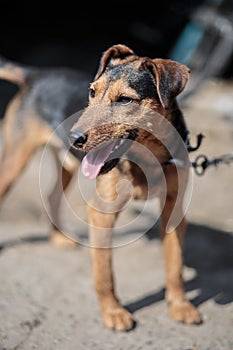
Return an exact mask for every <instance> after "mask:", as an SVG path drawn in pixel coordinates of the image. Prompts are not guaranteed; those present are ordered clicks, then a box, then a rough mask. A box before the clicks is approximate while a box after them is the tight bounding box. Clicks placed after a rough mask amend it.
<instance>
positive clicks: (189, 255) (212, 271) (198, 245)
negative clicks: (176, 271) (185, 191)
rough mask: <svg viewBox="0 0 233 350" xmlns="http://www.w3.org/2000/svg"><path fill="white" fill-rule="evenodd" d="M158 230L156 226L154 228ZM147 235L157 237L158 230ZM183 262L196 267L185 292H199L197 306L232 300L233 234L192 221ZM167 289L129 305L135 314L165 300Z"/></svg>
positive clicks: (196, 299)
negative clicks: (209, 301)
mask: <svg viewBox="0 0 233 350" xmlns="http://www.w3.org/2000/svg"><path fill="white" fill-rule="evenodd" d="M154 229H155V230H156V231H157V228H156V227H155V228H154ZM154 229H150V230H149V231H148V232H147V234H146V237H147V238H148V239H150V240H151V239H156V238H158V235H157V234H155V232H154V231H155V230H154ZM184 264H185V266H188V267H191V268H194V269H195V270H196V275H195V277H194V278H193V279H192V280H188V281H186V282H185V290H186V292H191V291H196V293H195V295H196V296H195V297H194V298H193V299H192V300H191V301H192V303H193V304H194V305H195V306H198V305H200V304H202V303H204V302H205V301H207V300H209V299H213V300H214V301H215V302H216V303H218V304H222V305H225V304H228V303H231V302H232V301H233V236H232V235H231V234H230V233H225V232H222V231H220V230H216V229H213V228H210V227H207V226H201V225H196V224H193V223H189V224H188V227H187V235H186V238H185V245H184ZM164 291H165V290H164V289H161V290H160V291H158V292H156V293H151V294H149V295H146V296H143V297H142V298H140V299H138V300H136V301H134V302H131V303H129V304H127V305H125V306H126V308H127V309H128V310H129V311H130V312H132V313H134V312H136V311H137V310H139V309H141V308H144V307H146V306H149V305H152V304H154V303H156V302H159V301H161V300H163V299H164Z"/></svg>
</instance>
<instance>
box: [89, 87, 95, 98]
mask: <svg viewBox="0 0 233 350" xmlns="http://www.w3.org/2000/svg"><path fill="white" fill-rule="evenodd" d="M89 96H90V97H92V98H93V97H95V90H94V89H92V88H90V89H89Z"/></svg>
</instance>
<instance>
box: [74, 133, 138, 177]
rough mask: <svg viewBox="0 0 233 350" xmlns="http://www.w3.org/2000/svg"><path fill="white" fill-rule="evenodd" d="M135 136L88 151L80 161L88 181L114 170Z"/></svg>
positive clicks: (133, 134)
mask: <svg viewBox="0 0 233 350" xmlns="http://www.w3.org/2000/svg"><path fill="white" fill-rule="evenodd" d="M135 137H136V134H135V133H132V134H130V136H129V137H128V138H119V139H116V140H111V141H108V142H104V143H102V145H100V146H98V147H97V148H95V149H94V150H92V151H89V152H88V153H87V154H86V155H85V157H84V158H83V160H82V165H81V170H82V173H83V175H84V176H85V177H86V178H88V179H95V178H96V177H97V176H98V175H99V174H105V173H107V172H108V171H110V170H111V169H112V168H114V167H115V166H116V165H117V163H118V161H119V158H120V157H121V156H122V155H123V154H124V153H125V152H126V151H127V150H128V149H129V147H130V146H131V144H132V142H133V140H134V139H135Z"/></svg>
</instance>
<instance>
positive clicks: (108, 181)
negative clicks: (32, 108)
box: [72, 45, 200, 331]
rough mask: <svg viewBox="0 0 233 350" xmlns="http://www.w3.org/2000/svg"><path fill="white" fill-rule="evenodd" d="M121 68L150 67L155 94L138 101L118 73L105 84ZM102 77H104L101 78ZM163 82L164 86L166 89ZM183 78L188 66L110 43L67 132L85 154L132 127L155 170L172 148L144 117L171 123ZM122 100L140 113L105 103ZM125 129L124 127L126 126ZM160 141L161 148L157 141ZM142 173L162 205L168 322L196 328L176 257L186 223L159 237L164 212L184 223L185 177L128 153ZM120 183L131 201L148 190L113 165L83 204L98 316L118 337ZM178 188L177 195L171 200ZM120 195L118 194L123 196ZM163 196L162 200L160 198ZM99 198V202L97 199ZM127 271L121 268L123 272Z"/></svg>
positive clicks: (139, 177)
mask: <svg viewBox="0 0 233 350" xmlns="http://www.w3.org/2000/svg"><path fill="white" fill-rule="evenodd" d="M115 66H120V67H121V68H122V67H124V66H133V67H134V68H135V70H137V69H138V70H140V69H147V68H148V69H150V70H151V71H152V74H153V75H154V77H155V81H156V84H157V91H158V95H157V96H154V97H151V96H148V98H147V97H145V98H144V99H143V100H142V101H138V102H137V99H138V98H139V96H138V94H137V91H135V90H134V89H133V88H132V87H129V85H128V84H127V79H126V78H125V76H124V70H123V69H122V70H121V72H122V73H121V77H120V78H119V79H117V80H113V81H112V80H111V78H109V75H108V69H110V70H111V68H112V67H115ZM105 72H106V73H105ZM167 76H169V79H172V77H173V81H169V84H170V85H169V86H168V87H166V81H165V79H167ZM188 77H189V70H188V68H187V67H185V66H182V65H180V64H179V63H177V62H173V61H170V60H162V59H153V60H150V59H149V58H147V57H138V56H137V55H135V54H134V52H133V51H132V50H131V49H129V48H127V47H126V46H124V45H116V46H113V47H112V48H110V49H108V50H107V51H106V52H105V53H104V54H103V56H102V59H101V61H100V65H99V70H98V72H97V74H96V77H95V79H94V81H93V82H92V84H91V85H90V87H91V89H93V90H94V91H95V96H94V97H93V96H90V101H89V106H88V107H87V108H86V110H85V111H84V113H83V114H82V116H81V117H80V119H79V120H78V121H77V123H75V124H74V126H73V128H72V131H77V132H78V131H80V130H81V131H82V132H83V133H85V134H86V135H87V136H88V137H87V140H86V142H85V143H84V144H83V146H82V150H83V151H86V152H89V151H90V150H92V149H95V148H96V147H97V146H98V145H99V144H100V143H101V142H103V141H110V140H111V139H115V138H117V137H123V135H127V132H129V129H130V130H131V131H132V130H133V128H134V127H135V128H136V129H137V137H136V141H137V143H138V144H139V145H142V146H144V147H145V148H146V149H148V151H150V152H151V153H152V154H153V155H154V156H155V157H156V159H157V160H158V162H159V163H160V164H163V163H164V162H166V161H167V160H168V159H169V157H170V154H169V152H168V150H167V149H166V148H165V147H164V144H170V145H172V147H173V148H175V147H176V146H175V142H174V140H173V138H172V135H171V134H170V132H169V131H166V130H164V128H163V125H162V124H161V126H160V125H159V124H158V121H156V124H155V120H154V115H153V113H151V114H150V113H148V108H149V109H150V110H152V111H154V112H157V113H159V114H160V115H162V116H164V118H165V119H167V120H169V121H171V122H172V120H173V113H174V111H175V109H176V108H178V106H177V104H176V102H175V96H176V95H178V94H179V93H180V92H181V91H182V90H183V89H184V87H185V84H186V82H187V80H188ZM121 96H130V97H131V98H132V99H135V100H136V102H135V104H136V105H137V106H139V107H140V109H141V113H134V111H135V109H134V106H133V105H132V106H131V105H130V106H129V107H128V106H127V108H126V107H121V106H119V108H117V109H116V112H114V110H113V108H112V104H113V103H114V102H116V101H118V99H119V97H121ZM129 116H130V121H131V123H130V124H128V123H127V120H129V119H128V118H129ZM140 125H147V127H148V130H145V128H140ZM150 128H151V130H157V132H158V133H159V135H158V136H159V137H158V138H157V137H155V135H153V134H151V133H150V132H149V130H150ZM163 141H164V142H163ZM128 152H129V154H133V155H134V156H135V157H138V159H141V161H142V163H143V164H145V166H147V169H149V171H148V173H149V174H151V181H153V180H154V185H155V186H157V189H158V191H157V195H158V196H159V197H160V199H161V207H162V208H163V209H162V214H161V238H162V241H163V251H164V258H165V266H166V276H167V277H166V300H167V302H168V305H169V310H170V314H171V317H172V318H173V319H175V320H177V321H182V322H185V323H199V322H200V315H199V313H198V311H197V310H196V309H195V307H194V306H193V305H192V304H191V303H190V302H189V301H188V300H187V299H186V297H185V292H184V287H183V279H182V265H183V260H182V255H183V253H182V251H183V238H184V234H185V219H183V220H181V222H180V223H179V224H178V226H174V225H173V223H172V222H171V223H170V233H169V234H168V233H166V229H167V225H168V223H169V219H170V217H171V213H172V212H173V211H175V215H178V216H180V217H183V213H182V203H181V200H182V198H183V195H184V192H185V188H186V182H187V180H188V177H187V171H186V173H184V176H183V177H182V179H183V183H182V184H179V183H178V174H177V170H176V167H175V166H172V165H169V166H167V167H166V166H164V167H163V174H162V172H161V170H160V173H159V171H157V170H156V169H155V167H154V165H153V163H152V162H151V158H150V157H149V156H148V154H147V153H146V152H145V151H143V150H142V149H141V148H140V147H139V146H137V145H136V144H134V145H132V147H131V148H130V149H129V151H128ZM162 176H165V181H166V185H167V193H166V194H165V195H164V193H162V192H161V191H160V186H159V185H160V180H161V178H162ZM121 179H127V180H129V181H130V182H131V183H132V184H133V186H134V193H133V195H134V198H135V199H137V198H146V197H147V195H148V186H147V183H146V179H145V176H144V174H143V171H142V170H141V169H140V168H139V167H138V166H137V165H136V164H134V163H131V162H130V161H129V160H120V162H119V163H118V166H117V167H116V168H113V169H112V170H110V171H109V172H108V173H106V174H102V175H99V176H98V177H97V185H96V186H97V187H96V189H97V193H98V195H97V196H96V197H95V198H94V199H93V201H92V203H91V205H90V206H89V209H88V213H89V224H90V232H89V234H90V244H91V245H92V258H93V274H94V280H95V288H96V292H97V295H98V298H99V302H100V306H101V310H102V318H103V322H104V324H105V326H107V327H109V328H114V329H116V330H118V331H123V330H127V329H130V328H132V327H133V326H134V321H133V318H132V315H130V314H129V312H128V311H127V310H125V309H124V308H123V307H122V306H121V304H120V302H119V300H118V297H117V296H116V293H115V288H114V276H113V271H112V262H111V232H112V228H113V227H114V224H115V221H116V219H117V217H118V215H119V213H120V211H121V210H122V208H123V206H124V204H125V203H126V201H127V199H128V195H129V191H128V192H127V189H124V190H123V191H122V195H121V196H119V197H120V198H119V197H118V201H117V200H116V197H117V196H116V190H115V189H116V184H117V183H118V182H119V181H120V180H121ZM178 186H181V188H180V189H179V190H180V191H181V197H182V198H178ZM123 194H124V195H123ZM164 196H165V197H164ZM100 198H101V199H100ZM126 269H127V267H126Z"/></svg>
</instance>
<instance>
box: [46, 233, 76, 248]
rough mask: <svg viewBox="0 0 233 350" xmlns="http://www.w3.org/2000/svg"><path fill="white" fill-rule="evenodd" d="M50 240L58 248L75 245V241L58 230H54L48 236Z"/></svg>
mask: <svg viewBox="0 0 233 350" xmlns="http://www.w3.org/2000/svg"><path fill="white" fill-rule="evenodd" d="M50 241H51V243H52V244H54V245H55V246H56V247H58V248H65V247H68V248H69V247H70V248H73V247H76V246H77V243H76V242H75V241H73V240H72V239H70V238H68V237H67V236H65V235H64V234H63V233H61V232H60V231H58V230H54V232H53V234H52V235H51V237H50Z"/></svg>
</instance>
